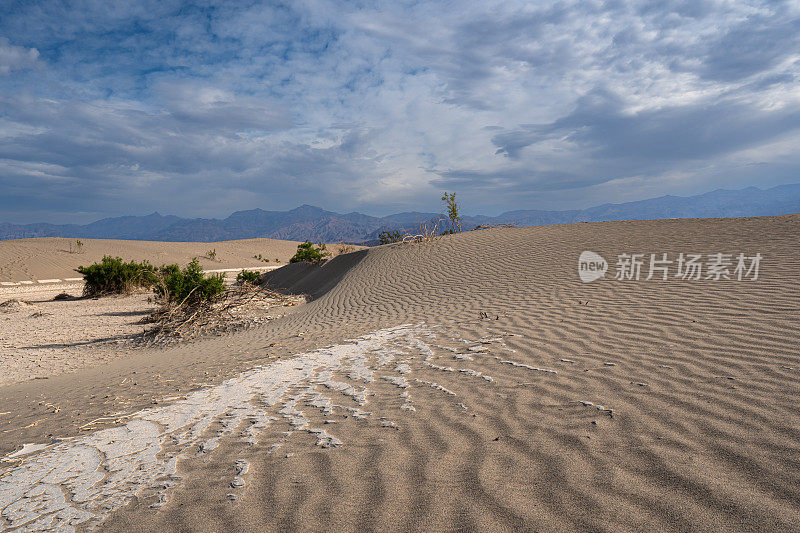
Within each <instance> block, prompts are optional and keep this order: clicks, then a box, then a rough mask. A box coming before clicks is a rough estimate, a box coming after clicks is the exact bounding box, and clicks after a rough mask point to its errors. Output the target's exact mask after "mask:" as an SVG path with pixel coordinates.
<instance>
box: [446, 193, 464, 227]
mask: <svg viewBox="0 0 800 533" xmlns="http://www.w3.org/2000/svg"><path fill="white" fill-rule="evenodd" d="M442 201H443V202H444V203H445V206H446V207H447V218H449V219H450V231H449V233H456V232H457V231H458V232H460V231H461V217H460V216H459V215H458V204H457V203H456V193H450V194H448V193H446V192H445V193H444V194H443V195H442Z"/></svg>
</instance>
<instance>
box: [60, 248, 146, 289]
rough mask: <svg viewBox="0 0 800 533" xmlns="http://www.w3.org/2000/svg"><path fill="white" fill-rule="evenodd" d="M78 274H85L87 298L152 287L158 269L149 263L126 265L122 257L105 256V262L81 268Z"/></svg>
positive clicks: (133, 262) (78, 269)
mask: <svg viewBox="0 0 800 533" xmlns="http://www.w3.org/2000/svg"><path fill="white" fill-rule="evenodd" d="M75 270H76V272H78V273H80V274H83V279H84V281H85V284H84V286H83V293H84V295H85V296H102V295H105V294H125V293H129V292H132V291H134V290H136V289H139V288H147V287H151V286H152V285H153V284H154V283H155V281H156V277H155V271H156V269H155V268H154V267H153V265H151V264H150V263H148V262H147V261H142V262H141V263H137V262H135V261H131V262H129V263H126V262H124V261H123V260H122V258H121V257H111V256H110V255H106V256H103V260H102V261H100V262H99V263H94V264H93V265H90V266H88V267H84V266H79V267H78V268H77V269H75Z"/></svg>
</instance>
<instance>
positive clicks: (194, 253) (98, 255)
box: [0, 237, 297, 282]
mask: <svg viewBox="0 0 800 533" xmlns="http://www.w3.org/2000/svg"><path fill="white" fill-rule="evenodd" d="M82 241H83V247H82V248H81V251H80V253H77V247H76V246H75V239H62V238H56V237H43V238H37V239H17V240H10V241H0V282H13V281H25V280H40V279H52V278H59V279H64V278H74V277H80V274H78V273H76V272H75V269H76V268H77V267H78V266H80V265H84V266H86V265H90V264H92V263H94V262H96V261H99V260H100V259H102V258H103V256H104V255H111V256H114V257H122V258H123V259H125V260H126V261H130V260H133V261H142V260H147V261H150V262H151V263H153V264H155V265H162V264H171V263H178V264H186V263H188V262H189V261H191V260H192V258H194V257H197V258H199V260H200V264H201V266H202V267H203V268H204V269H221V268H228V267H231V268H235V267H245V266H269V265H274V264H276V261H275V260H276V259H277V260H278V261H280V264H284V263H286V262H287V261H288V260H289V258H290V257H291V256H292V255H294V253H295V252H296V251H297V243H296V242H292V241H280V240H276V239H245V240H239V241H225V242H214V243H202V242H151V241H122V240H111V239H82ZM70 247H71V248H70ZM70 250H71V251H70ZM210 250H215V251H216V258H215V260H211V259H209V258H207V257H205V255H206V254H207V253H208V252H209V251H210ZM258 254H261V256H262V257H264V258H267V259H269V260H270V262H269V263H265V262H262V261H259V260H257V259H254V258H253V256H255V255H258Z"/></svg>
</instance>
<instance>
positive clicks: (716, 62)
mask: <svg viewBox="0 0 800 533" xmlns="http://www.w3.org/2000/svg"><path fill="white" fill-rule="evenodd" d="M217 4H218V5H217V6H214V5H213V4H212V3H206V2H192V3H186V2H175V1H169V0H157V1H152V2H151V1H149V0H147V1H145V0H137V1H135V2H133V1H120V2H115V1H113V0H96V1H72V2H60V1H56V0H45V1H41V2H39V1H35V0H23V1H19V2H14V1H8V0H0V221H6V222H15V223H26V222H34V221H50V222H88V221H92V220H95V219H97V218H100V217H103V216H114V215H120V214H146V213H149V212H152V211H155V210H158V211H159V212H161V213H165V214H166V213H170V214H177V215H181V216H204V217H221V216H226V215H228V214H229V213H230V212H232V211H235V210H240V209H250V208H255V207H261V208H264V209H278V210H283V209H289V208H292V207H295V206H297V205H300V204H303V203H308V204H314V205H319V206H321V207H324V208H326V209H330V210H334V211H339V212H345V211H351V210H358V211H361V212H365V213H369V214H376V215H380V214H389V213H391V212H397V211H404V210H412V209H419V210H437V209H438V208H439V204H440V202H439V197H440V196H441V192H442V191H444V190H447V191H456V192H457V194H458V198H460V200H461V204H462V209H463V210H464V211H466V212H468V213H471V214H475V213H484V214H497V213H499V212H501V211H504V210H509V209H539V208H541V209H563V208H572V207H588V206H591V205H597V204H600V203H605V202H620V201H629V200H638V199H644V198H651V197H655V196H660V195H663V194H677V195H690V194H696V193H701V192H706V191H709V190H713V189H717V188H742V187H746V186H749V185H756V186H759V187H762V188H765V187H769V186H773V185H779V184H783V183H797V182H800V149H798V146H800V83H798V82H800V4H798V2H796V1H790V2H736V1H730V0H728V1H706V0H703V1H698V0H685V1H678V0H675V1H673V0H668V1H664V2H635V1H615V0H609V1H605V2H601V1H593V0H579V1H565V2H555V3H551V2H515V1H509V0H504V1H501V2H496V3H494V2H488V1H480V2H468V1H454V2H403V1H399V0H392V1H387V2H379V1H362V2H352V3H351V2H337V1H324V0H296V1H291V2H288V3H286V4H283V3H278V2H254V1H247V2H244V1H243V2H235V1H226V2H218V3H217Z"/></svg>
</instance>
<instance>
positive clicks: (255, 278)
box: [236, 270, 261, 285]
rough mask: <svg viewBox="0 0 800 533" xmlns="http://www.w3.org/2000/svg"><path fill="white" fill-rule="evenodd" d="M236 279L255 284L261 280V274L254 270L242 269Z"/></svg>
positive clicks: (240, 281)
mask: <svg viewBox="0 0 800 533" xmlns="http://www.w3.org/2000/svg"><path fill="white" fill-rule="evenodd" d="M236 281H238V282H239V283H250V284H251V285H255V284H257V283H258V282H260V281H261V274H260V273H259V272H254V271H252V270H242V271H241V272H239V274H238V275H237V276H236Z"/></svg>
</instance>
